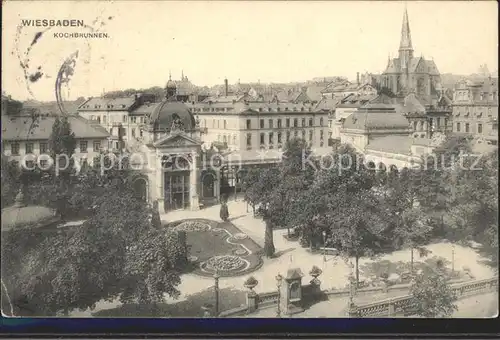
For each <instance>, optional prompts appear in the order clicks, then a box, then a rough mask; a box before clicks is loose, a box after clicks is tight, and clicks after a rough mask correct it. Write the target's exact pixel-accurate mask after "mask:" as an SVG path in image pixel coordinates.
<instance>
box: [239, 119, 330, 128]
mask: <svg viewBox="0 0 500 340" xmlns="http://www.w3.org/2000/svg"><path fill="white" fill-rule="evenodd" d="M276 123H277V124H276V127H277V128H278V129H281V128H282V127H283V126H282V120H281V119H277V121H276ZM290 123H291V120H290V118H286V119H285V127H287V128H289V127H290ZM301 123H302V124H301V125H300V127H306V126H309V127H313V126H314V120H313V119H312V118H309V122H308V123H309V125H306V118H302V120H301ZM319 125H320V126H323V118H320V120H319ZM246 127H247V130H250V129H252V120H251V119H247V125H246ZM259 127H260V128H261V129H264V128H266V126H265V119H261V120H260V121H259ZM293 127H299V119H298V118H294V119H293ZM267 128H268V129H274V119H269V120H268V125H267Z"/></svg>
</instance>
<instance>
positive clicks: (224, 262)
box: [202, 255, 248, 272]
mask: <svg viewBox="0 0 500 340" xmlns="http://www.w3.org/2000/svg"><path fill="white" fill-rule="evenodd" d="M247 264H248V262H247V261H245V260H244V259H242V258H241V257H239V256H234V255H219V256H214V257H212V258H210V259H208V261H206V262H205V263H203V264H202V266H203V267H202V269H205V270H209V271H214V272H215V271H218V272H232V271H238V270H240V269H243V268H244V267H245V266H246V265H247Z"/></svg>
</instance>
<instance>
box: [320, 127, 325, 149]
mask: <svg viewBox="0 0 500 340" xmlns="http://www.w3.org/2000/svg"><path fill="white" fill-rule="evenodd" d="M324 145H325V142H324V140H323V130H321V131H320V132H319V146H320V147H323V146H324Z"/></svg>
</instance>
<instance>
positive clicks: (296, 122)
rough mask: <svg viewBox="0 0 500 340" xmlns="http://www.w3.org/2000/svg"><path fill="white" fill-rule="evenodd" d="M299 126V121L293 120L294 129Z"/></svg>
mask: <svg viewBox="0 0 500 340" xmlns="http://www.w3.org/2000/svg"><path fill="white" fill-rule="evenodd" d="M298 126H299V120H298V119H297V118H294V119H293V127H298Z"/></svg>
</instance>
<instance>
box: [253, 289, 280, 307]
mask: <svg viewBox="0 0 500 340" xmlns="http://www.w3.org/2000/svg"><path fill="white" fill-rule="evenodd" d="M257 303H258V306H259V308H262V307H265V306H272V305H274V304H277V303H278V292H277V291H276V292H269V293H262V294H259V298H258V302H257Z"/></svg>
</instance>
